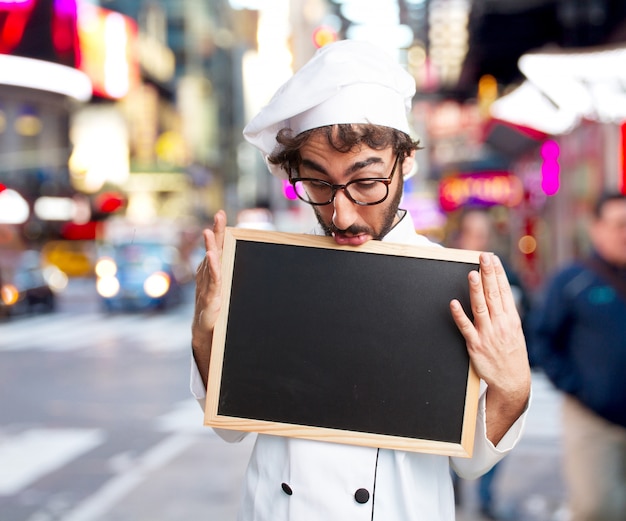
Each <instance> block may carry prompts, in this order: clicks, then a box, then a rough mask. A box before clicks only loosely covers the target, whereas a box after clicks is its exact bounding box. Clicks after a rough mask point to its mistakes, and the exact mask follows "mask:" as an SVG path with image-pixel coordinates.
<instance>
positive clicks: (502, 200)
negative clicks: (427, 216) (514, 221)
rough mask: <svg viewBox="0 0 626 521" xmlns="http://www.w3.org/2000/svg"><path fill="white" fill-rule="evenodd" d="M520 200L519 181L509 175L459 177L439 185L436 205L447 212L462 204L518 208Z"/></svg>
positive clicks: (493, 173)
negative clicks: (437, 203)
mask: <svg viewBox="0 0 626 521" xmlns="http://www.w3.org/2000/svg"><path fill="white" fill-rule="evenodd" d="M523 197H524V188H523V186H522V182H521V181H520V179H519V178H518V177H516V176H514V175H512V174H509V173H508V172H500V171H496V172H478V173H471V174H458V175H453V176H449V177H446V178H444V179H442V180H441V181H440V183H439V204H440V205H441V208H442V209H443V210H445V211H446V212H451V211H454V210H456V209H457V208H460V207H461V206H465V205H476V206H494V205H498V204H500V205H503V206H509V207H511V206H517V205H518V204H519V203H520V202H521V201H522V198H523Z"/></svg>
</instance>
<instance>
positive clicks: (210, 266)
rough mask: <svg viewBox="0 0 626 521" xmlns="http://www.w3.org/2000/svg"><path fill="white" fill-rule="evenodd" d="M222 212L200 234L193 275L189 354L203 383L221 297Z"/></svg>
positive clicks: (224, 219)
mask: <svg viewBox="0 0 626 521" xmlns="http://www.w3.org/2000/svg"><path fill="white" fill-rule="evenodd" d="M225 229H226V213H225V212H224V211H223V210H219V211H218V212H217V213H216V214H215V217H214V218H213V229H208V228H207V229H205V230H204V231H203V232H202V235H203V237H204V246H205V248H206V255H205V257H204V259H203V260H202V262H201V263H200V266H198V270H197V272H196V301H195V309H194V315H193V323H192V326H191V346H192V348H193V355H194V358H195V361H196V364H197V366H198V370H199V371H200V374H201V375H202V380H203V382H204V384H205V385H206V383H207V378H208V374H209V360H210V356H211V342H212V339H213V330H214V329H215V324H216V322H217V318H218V316H219V313H220V307H221V303H222V300H221V296H222V269H221V266H222V248H223V246H224V231H225Z"/></svg>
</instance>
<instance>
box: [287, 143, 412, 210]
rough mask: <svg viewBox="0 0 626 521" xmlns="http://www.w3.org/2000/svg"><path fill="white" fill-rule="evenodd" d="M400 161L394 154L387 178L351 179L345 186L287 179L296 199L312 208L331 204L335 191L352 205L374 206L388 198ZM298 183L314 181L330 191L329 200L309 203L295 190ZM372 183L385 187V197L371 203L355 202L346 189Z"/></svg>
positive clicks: (319, 180)
mask: <svg viewBox="0 0 626 521" xmlns="http://www.w3.org/2000/svg"><path fill="white" fill-rule="evenodd" d="M399 159H400V154H399V153H398V154H396V159H395V161H394V162H393V166H392V167H391V173H390V174H389V177H364V178H362V179H353V180H352V181H348V182H347V183H345V184H338V185H336V184H333V183H329V182H328V181H324V180H322V179H317V178H315V177H289V182H290V183H291V185H292V186H293V187H294V192H295V193H296V195H297V196H298V199H300V200H301V201H304V202H305V203H307V204H310V205H313V206H326V205H329V204H331V203H332V202H333V201H334V200H335V195H336V194H337V190H343V193H344V194H346V197H347V198H348V199H350V201H352V202H353V203H354V204H356V205H359V206H375V205H377V204H380V203H382V202H384V201H385V199H387V197H389V185H390V184H391V182H392V181H393V176H394V174H395V173H396V170H397V167H398V160H399ZM299 181H315V182H316V183H319V184H321V185H325V186H327V187H328V188H330V189H331V190H332V192H331V194H330V199H329V200H328V201H325V202H322V203H316V202H313V201H309V200H308V199H304V198H302V197H300V194H299V193H298V190H296V183H297V182H299ZM372 181H377V182H381V183H383V184H384V185H385V187H386V188H387V192H386V193H385V196H384V197H383V198H382V199H380V200H378V201H376V202H373V203H364V202H361V201H357V200H355V199H354V198H353V197H352V195H350V191H349V190H348V187H349V186H350V185H351V184H355V183H367V182H372Z"/></svg>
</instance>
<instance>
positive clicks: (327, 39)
mask: <svg viewBox="0 0 626 521" xmlns="http://www.w3.org/2000/svg"><path fill="white" fill-rule="evenodd" d="M337 39H338V36H337V31H335V30H334V29H333V28H332V27H329V26H328V25H320V26H319V27H316V28H315V29H314V30H313V45H315V47H316V48H318V49H319V48H320V47H324V45H328V44H329V43H333V42H336V41H337Z"/></svg>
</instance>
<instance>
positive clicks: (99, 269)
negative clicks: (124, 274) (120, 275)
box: [94, 257, 117, 278]
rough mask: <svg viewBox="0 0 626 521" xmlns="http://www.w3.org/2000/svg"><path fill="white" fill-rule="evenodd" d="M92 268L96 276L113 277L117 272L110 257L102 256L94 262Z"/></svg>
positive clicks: (115, 265)
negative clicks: (94, 264)
mask: <svg viewBox="0 0 626 521" xmlns="http://www.w3.org/2000/svg"><path fill="white" fill-rule="evenodd" d="M94 270H95V272H96V275H97V276H98V277H101V278H105V277H113V276H114V275H115V274H116V273H117V264H115V261H114V260H113V259H111V258H110V257H102V258H101V259H100V260H98V262H96V266H95V268H94Z"/></svg>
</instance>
